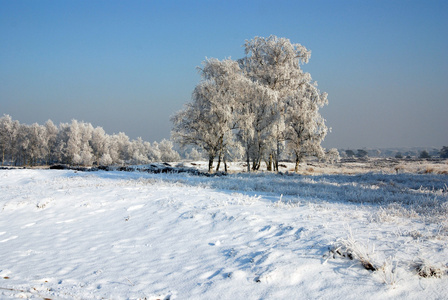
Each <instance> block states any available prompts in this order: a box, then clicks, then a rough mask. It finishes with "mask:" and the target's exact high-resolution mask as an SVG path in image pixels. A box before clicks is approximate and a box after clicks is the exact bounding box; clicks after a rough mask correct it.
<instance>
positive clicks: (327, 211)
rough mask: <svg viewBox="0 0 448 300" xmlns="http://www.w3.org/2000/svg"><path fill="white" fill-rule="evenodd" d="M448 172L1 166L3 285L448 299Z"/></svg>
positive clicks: (30, 294) (112, 293) (52, 292)
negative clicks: (213, 173)
mask: <svg viewBox="0 0 448 300" xmlns="http://www.w3.org/2000/svg"><path fill="white" fill-rule="evenodd" d="M447 185H448V176H447V175H436V174H373V173H367V174H359V175H352V176H351V175H317V176H300V175H283V176H282V175H272V174H266V173H261V174H252V175H248V174H231V175H229V176H223V177H212V178H208V177H200V176H191V175H187V174H148V173H142V172H115V171H114V172H105V171H98V172H76V171H73V170H0V210H1V211H0V298H1V299H15V298H37V299H39V298H49V299H360V298H363V299H448V274H447V268H448V265H447V264H448V223H447V216H448V188H447ZM368 269H371V270H368Z"/></svg>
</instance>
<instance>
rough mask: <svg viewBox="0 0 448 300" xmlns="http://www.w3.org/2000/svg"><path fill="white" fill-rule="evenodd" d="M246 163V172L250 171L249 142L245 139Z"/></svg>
mask: <svg viewBox="0 0 448 300" xmlns="http://www.w3.org/2000/svg"><path fill="white" fill-rule="evenodd" d="M246 164H247V173H250V157H249V142H248V141H246Z"/></svg>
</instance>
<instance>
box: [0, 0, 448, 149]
mask: <svg viewBox="0 0 448 300" xmlns="http://www.w3.org/2000/svg"><path fill="white" fill-rule="evenodd" d="M447 32H448V2H447V1H431V0H429V1H423V0H422V1H410V0H409V1H404V0H403V1H394V0H389V1H386V0H384V1H383V0H376V1H370V0H365V1H344V0H341V1H319V0H317V1H281V0H280V1H94V0H93V1H92V0H90V1H69V0H65V1H44V0H39V1H20V0H19V1H10V0H8V1H5V0H0V115H3V114H10V115H11V116H12V117H13V118H14V119H16V120H19V121H20V122H22V123H28V124H31V123H34V122H38V123H40V124H43V123H44V122H45V121H46V120H48V119H51V120H53V121H54V122H55V123H56V124H59V123H60V122H70V121H71V119H77V120H80V121H81V120H84V121H86V122H90V123H92V124H93V125H94V126H102V127H103V128H104V129H105V130H106V132H108V133H109V134H112V133H118V132H120V131H122V132H125V133H126V134H128V135H129V136H130V137H131V138H136V137H138V136H141V137H142V138H143V139H145V140H148V141H151V142H152V141H159V140H161V139H162V138H169V135H170V130H171V123H170V121H169V117H170V116H171V115H172V114H173V113H175V112H176V111H178V110H180V109H181V108H182V106H183V104H184V103H186V102H187V101H189V100H190V98H191V92H192V91H193V88H194V86H195V85H196V84H197V83H198V82H199V79H200V78H199V75H198V73H197V70H196V67H197V66H199V65H200V64H201V62H202V61H203V60H204V59H205V58H206V57H215V58H218V59H223V58H226V57H231V58H234V59H238V58H241V57H243V56H244V50H243V48H242V45H243V44H244V41H245V40H246V39H251V38H253V37H255V36H264V37H267V36H269V35H271V34H274V35H277V36H279V37H286V38H289V39H290V40H291V41H292V42H293V43H301V44H302V45H304V46H306V47H307V48H308V49H310V50H311V51H312V55H311V60H310V62H309V64H307V65H304V66H303V69H304V70H305V71H307V72H310V73H311V75H312V77H313V79H314V80H316V81H317V82H318V83H319V87H320V89H321V90H322V91H325V92H327V93H328V94H329V105H328V106H327V107H325V108H324V109H322V115H323V116H324V118H326V119H327V124H328V126H329V127H332V133H330V134H329V135H328V136H327V138H326V140H325V142H324V146H325V147H328V148H330V147H342V148H349V147H350V148H362V147H413V146H435V147H441V146H443V145H448V135H447V133H446V132H448V117H447V116H448V84H447V81H448V55H447V54H446V51H447V49H448V38H447V36H448V35H447Z"/></svg>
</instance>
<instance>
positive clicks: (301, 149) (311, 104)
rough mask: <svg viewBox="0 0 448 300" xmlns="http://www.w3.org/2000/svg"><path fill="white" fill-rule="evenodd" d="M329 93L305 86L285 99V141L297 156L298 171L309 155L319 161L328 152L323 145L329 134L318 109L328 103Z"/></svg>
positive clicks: (307, 83) (305, 84)
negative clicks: (300, 164)
mask: <svg viewBox="0 0 448 300" xmlns="http://www.w3.org/2000/svg"><path fill="white" fill-rule="evenodd" d="M327 102H328V101H327V94H326V93H320V91H319V90H318V89H317V85H316V84H312V83H309V82H306V83H303V84H301V85H300V87H299V88H298V89H297V90H296V92H295V93H291V94H290V95H289V96H288V97H286V100H285V104H286V105H285V108H286V113H285V123H286V124H285V125H286V126H285V139H286V140H287V147H288V149H289V150H290V151H291V152H292V153H293V154H294V158H295V171H296V172H297V171H298V168H299V163H300V161H301V160H302V158H303V157H304V156H306V155H314V156H317V157H319V158H322V157H324V155H325V153H324V150H323V148H322V146H321V142H322V141H323V139H324V138H325V136H326V135H327V126H326V125H325V120H324V119H323V118H322V116H321V115H320V114H319V108H321V107H322V106H323V105H325V104H327Z"/></svg>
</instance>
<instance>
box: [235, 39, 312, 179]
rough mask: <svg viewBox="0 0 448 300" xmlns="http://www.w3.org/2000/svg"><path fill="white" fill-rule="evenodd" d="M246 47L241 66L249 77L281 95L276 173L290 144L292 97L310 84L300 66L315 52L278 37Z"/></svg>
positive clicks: (274, 154)
mask: <svg viewBox="0 0 448 300" xmlns="http://www.w3.org/2000/svg"><path fill="white" fill-rule="evenodd" d="M244 47H245V53H246V57H244V58H243V59H240V60H239V62H240V65H241V68H242V69H243V70H244V71H245V73H246V75H247V76H248V77H249V78H250V79H251V80H253V81H254V82H257V83H259V84H262V85H264V86H266V87H268V88H270V89H271V90H273V91H275V92H277V98H276V99H277V101H276V103H275V104H274V105H275V108H274V110H273V112H274V113H275V114H276V115H277V116H276V118H275V119H276V124H275V125H274V131H273V133H272V136H271V137H272V140H273V141H274V145H275V147H274V148H273V149H272V151H271V153H272V157H273V158H274V162H275V169H276V170H278V161H279V159H280V155H281V151H282V149H283V146H284V141H285V140H286V127H285V122H286V120H285V118H286V116H285V113H286V103H285V101H286V100H287V99H288V97H289V96H290V95H291V94H295V93H297V90H298V89H299V87H300V85H301V84H303V83H306V82H309V81H310V76H309V74H308V73H304V72H303V70H302V69H301V67H300V65H301V64H303V63H308V60H309V58H310V55H311V52H310V51H308V50H307V49H306V48H305V47H304V46H302V45H300V44H293V43H291V41H290V40H289V39H286V38H278V37H276V36H274V35H271V36H269V37H268V38H264V37H255V38H254V39H252V40H248V41H246V43H245V45H244Z"/></svg>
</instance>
